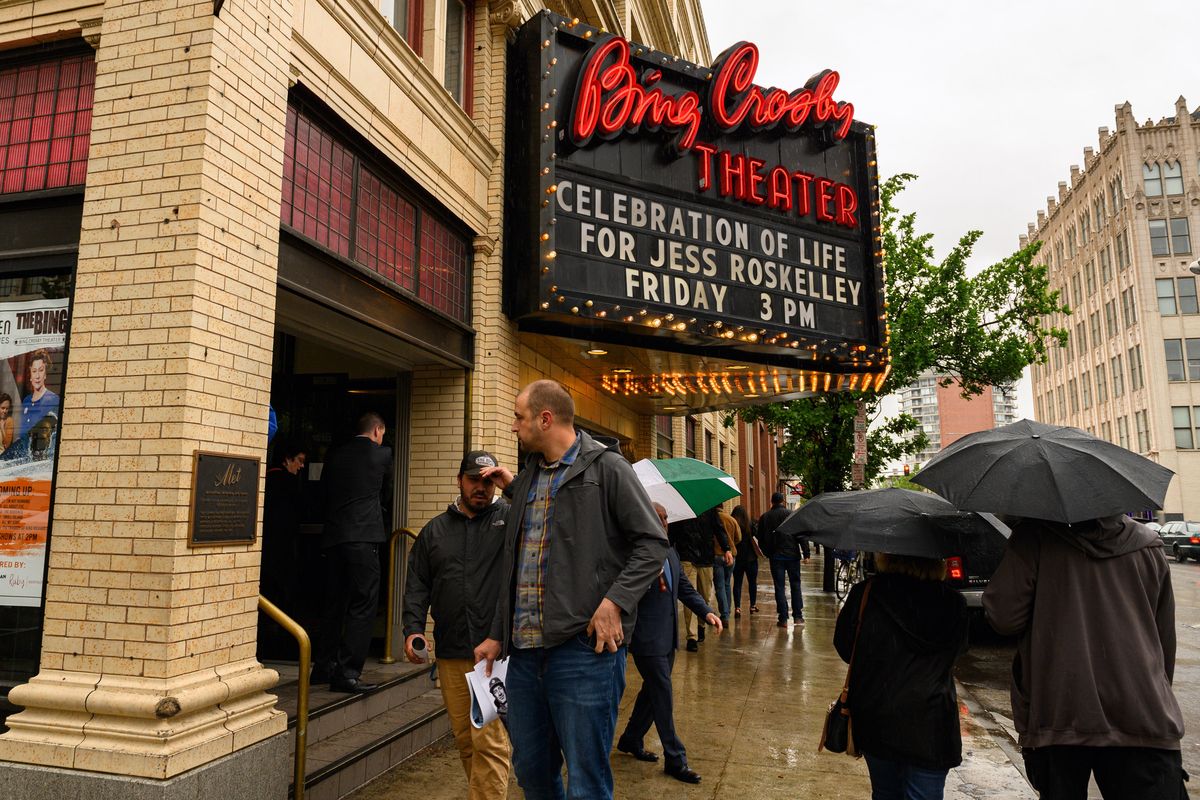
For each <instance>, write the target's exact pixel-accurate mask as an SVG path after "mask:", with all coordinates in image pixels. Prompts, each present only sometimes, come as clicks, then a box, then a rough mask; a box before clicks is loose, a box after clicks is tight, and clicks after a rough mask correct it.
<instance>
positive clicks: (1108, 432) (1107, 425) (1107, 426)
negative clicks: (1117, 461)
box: [1100, 422, 1113, 442]
mask: <svg viewBox="0 0 1200 800" xmlns="http://www.w3.org/2000/svg"><path fill="white" fill-rule="evenodd" d="M1100 438H1101V439H1103V440H1104V441H1106V442H1111V441H1112V440H1113V438H1112V423H1111V422H1101V423H1100Z"/></svg>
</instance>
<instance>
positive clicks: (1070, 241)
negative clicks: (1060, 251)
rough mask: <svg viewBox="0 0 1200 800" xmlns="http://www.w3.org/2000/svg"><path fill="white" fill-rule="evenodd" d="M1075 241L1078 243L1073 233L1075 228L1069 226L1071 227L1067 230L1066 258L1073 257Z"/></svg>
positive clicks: (1076, 236)
mask: <svg viewBox="0 0 1200 800" xmlns="http://www.w3.org/2000/svg"><path fill="white" fill-rule="evenodd" d="M1077 241H1078V235H1077V234H1076V232H1075V226H1074V225H1071V227H1070V228H1068V229H1067V257H1068V258H1074V257H1075V250H1076V246H1075V243H1076V242H1077Z"/></svg>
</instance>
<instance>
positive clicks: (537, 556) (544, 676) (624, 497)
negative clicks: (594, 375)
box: [475, 380, 667, 800]
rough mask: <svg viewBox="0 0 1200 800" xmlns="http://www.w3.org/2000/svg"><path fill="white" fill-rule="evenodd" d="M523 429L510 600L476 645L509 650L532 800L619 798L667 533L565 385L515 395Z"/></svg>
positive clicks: (629, 470) (500, 474) (512, 705)
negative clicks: (615, 743) (640, 625)
mask: <svg viewBox="0 0 1200 800" xmlns="http://www.w3.org/2000/svg"><path fill="white" fill-rule="evenodd" d="M514 411H515V413H514V421H513V426H512V430H513V432H514V433H516V434H517V438H518V439H519V440H520V441H521V444H522V445H524V447H525V449H526V450H528V451H529V452H530V453H531V455H530V456H529V458H528V459H527V461H526V462H525V469H523V470H522V471H521V473H520V475H518V476H517V478H516V479H515V480H513V479H512V476H511V473H508V472H507V470H503V469H501V468H497V469H496V470H495V471H494V473H490V474H495V475H496V476H497V482H498V483H499V484H500V485H502V486H508V485H509V481H510V480H511V486H509V488H510V490H511V496H512V509H511V510H510V512H509V514H508V524H507V531H506V539H507V541H506V543H505V549H504V557H503V565H502V572H501V583H500V586H501V590H500V602H499V606H498V609H497V613H496V616H495V619H494V621H493V624H492V631H491V636H490V637H489V638H488V639H487V640H486V641H484V642H483V643H482V644H480V646H479V647H477V648H476V650H475V656H476V658H477V659H487V660H488V661H489V662H490V661H491V660H492V659H495V658H497V657H498V656H500V655H501V654H502V653H503V654H506V655H508V657H509V664H508V679H507V682H506V683H507V688H508V726H509V736H510V737H511V739H512V744H513V768H514V769H515V771H516V774H517V781H518V783H520V785H521V788H522V789H524V791H525V797H526V798H528V800H562V799H563V798H564V797H565V794H564V792H563V782H562V766H563V763H564V761H565V763H566V767H567V779H568V781H569V782H570V785H571V796H572V797H586V798H589V800H611V798H612V796H613V779H612V769H611V767H610V765H609V760H608V759H609V750H610V749H611V748H612V740H613V733H614V731H615V729H616V724H617V706H618V704H619V702H620V700H621V693H622V692H623V691H624V689H625V643H626V642H627V641H628V640H629V639H630V637H631V636H632V635H633V627H634V622H635V621H636V615H637V606H638V601H639V600H641V598H642V595H644V594H645V593H646V589H647V588H649V586H650V584H651V583H652V582H653V581H654V580H655V579H656V578H657V577H658V573H659V571H660V570H661V569H662V565H663V559H665V558H666V553H667V537H666V534H665V533H664V531H663V529H662V525H661V524H660V523H659V520H658V515H657V514H656V513H655V512H654V509H653V507H652V506H651V505H650V498H649V497H647V496H646V491H645V489H643V488H642V486H641V484H640V483H639V482H638V479H637V476H636V475H635V474H634V472H633V467H632V466H630V464H629V462H628V461H626V460H625V459H624V458H623V457H622V456H621V455H620V453H619V452H617V451H616V450H614V449H609V448H608V447H605V446H604V445H603V444H601V443H599V442H597V441H596V440H594V439H593V438H592V437H591V436H589V435H588V434H586V433H583V432H582V431H580V432H576V430H575V427H574V419H575V404H574V402H573V401H572V399H571V396H570V394H568V393H567V391H566V389H564V388H563V387H562V386H561V385H560V384H559V383H557V382H555V381H548V380H543V381H535V382H534V383H532V384H530V385H529V386H527V387H526V388H525V389H524V391H522V392H521V394H520V395H519V396H518V397H517V402H516V408H515V410H514Z"/></svg>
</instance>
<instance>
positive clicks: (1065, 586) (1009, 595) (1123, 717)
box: [983, 516, 1183, 750]
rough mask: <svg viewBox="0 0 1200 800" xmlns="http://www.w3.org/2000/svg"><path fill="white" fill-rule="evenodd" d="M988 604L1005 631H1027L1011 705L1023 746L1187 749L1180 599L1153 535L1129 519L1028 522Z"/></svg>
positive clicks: (986, 596) (1012, 544)
mask: <svg viewBox="0 0 1200 800" xmlns="http://www.w3.org/2000/svg"><path fill="white" fill-rule="evenodd" d="M983 608H984V610H985V611H986V612H987V616H988V620H989V621H990V622H991V623H992V627H994V628H995V629H996V630H997V631H999V632H1000V633H1005V634H1020V635H1021V641H1020V643H1019V644H1018V645H1017V655H1016V658H1015V659H1014V661H1013V669H1012V706H1013V721H1014V722H1015V723H1016V727H1017V733H1018V734H1020V743H1021V745H1022V746H1023V747H1047V746H1051V745H1083V746H1090V747H1152V748H1157V749H1160V750H1178V749H1179V740H1180V739H1181V738H1182V737H1183V715H1182V714H1181V713H1180V710H1179V703H1178V702H1177V701H1176V699H1175V694H1174V692H1172V690H1171V680H1172V676H1173V675H1174V672H1175V595H1174V592H1173V590H1172V588H1171V571H1170V567H1169V566H1168V564H1167V558H1166V556H1165V555H1164V554H1163V549H1162V541H1161V540H1160V539H1159V537H1158V534H1156V533H1155V532H1154V531H1152V530H1150V529H1149V528H1147V527H1145V526H1144V525H1141V524H1139V523H1137V522H1134V521H1133V520H1132V519H1130V518H1129V517H1126V516H1116V517H1107V518H1105V519H1102V520H1094V521H1090V522H1085V523H1081V524H1077V525H1073V526H1067V525H1059V524H1056V523H1051V522H1042V521H1039V520H1025V521H1024V522H1022V523H1020V524H1019V525H1017V526H1016V527H1015V528H1014V529H1013V534H1012V538H1010V539H1009V540H1008V551H1007V552H1006V553H1005V554H1004V560H1003V561H1001V562H1000V566H999V567H998V568H997V570H996V572H995V574H994V575H993V576H992V580H991V582H990V583H989V584H988V588H987V589H986V590H985V591H984V593H983Z"/></svg>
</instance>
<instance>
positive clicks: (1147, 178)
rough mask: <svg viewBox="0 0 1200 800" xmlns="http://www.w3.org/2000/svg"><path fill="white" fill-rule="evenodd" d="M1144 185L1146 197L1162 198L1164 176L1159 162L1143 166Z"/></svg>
mask: <svg viewBox="0 0 1200 800" xmlns="http://www.w3.org/2000/svg"><path fill="white" fill-rule="evenodd" d="M1142 185H1143V191H1144V192H1145V193H1146V197H1162V176H1161V174H1160V173H1159V170H1158V163H1157V162H1155V163H1151V164H1142Z"/></svg>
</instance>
